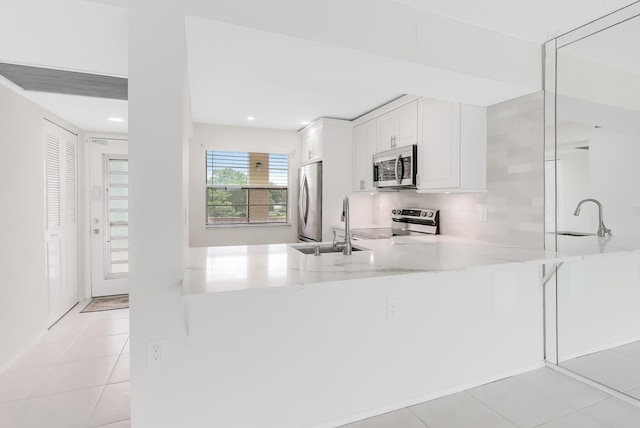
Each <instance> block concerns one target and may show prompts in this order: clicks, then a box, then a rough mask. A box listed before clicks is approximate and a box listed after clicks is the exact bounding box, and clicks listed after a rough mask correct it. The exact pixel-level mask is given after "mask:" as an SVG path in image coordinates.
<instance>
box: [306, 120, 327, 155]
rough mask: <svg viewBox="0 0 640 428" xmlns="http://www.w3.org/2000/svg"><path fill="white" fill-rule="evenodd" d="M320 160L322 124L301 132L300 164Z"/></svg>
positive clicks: (315, 124)
mask: <svg viewBox="0 0 640 428" xmlns="http://www.w3.org/2000/svg"><path fill="white" fill-rule="evenodd" d="M321 160H322V123H321V122H318V123H314V124H313V125H311V126H309V127H308V128H306V129H304V130H303V131H302V163H311V162H318V161H321Z"/></svg>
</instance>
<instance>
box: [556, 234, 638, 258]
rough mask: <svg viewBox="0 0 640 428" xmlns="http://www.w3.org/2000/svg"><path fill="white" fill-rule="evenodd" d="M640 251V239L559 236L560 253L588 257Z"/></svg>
mask: <svg viewBox="0 0 640 428" xmlns="http://www.w3.org/2000/svg"><path fill="white" fill-rule="evenodd" d="M638 249H640V239H636V238H632V237H624V236H606V237H603V238H601V237H598V236H595V235H590V236H562V235H559V236H558V251H560V252H562V253H569V254H577V255H581V256H588V255H594V254H604V253H615V252H620V251H635V250H638Z"/></svg>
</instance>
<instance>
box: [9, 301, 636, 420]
mask: <svg viewBox="0 0 640 428" xmlns="http://www.w3.org/2000/svg"><path fill="white" fill-rule="evenodd" d="M83 307H84V304H80V305H78V306H76V307H75V308H74V309H72V310H71V311H70V312H69V313H68V314H67V315H66V316H65V317H64V318H63V319H62V320H60V321H59V322H58V323H57V324H56V325H55V326H53V327H52V328H51V329H50V330H49V332H48V333H47V335H46V336H45V337H44V338H43V339H42V340H41V341H40V342H39V343H37V344H35V345H34V346H33V347H32V348H31V349H30V350H29V351H28V352H27V353H26V354H25V355H23V356H22V358H20V359H19V360H18V361H16V362H15V364H13V366H12V367H11V368H10V369H9V370H7V371H6V372H4V373H3V374H2V375H0V427H2V428H4V427H7V428H9V427H10V428H40V427H47V428H56V427H60V428H74V427H79V428H80V427H82V428H84V427H103V428H125V427H130V426H131V422H130V405H129V312H128V310H116V311H106V312H94V313H89V314H81V313H79V311H80V310H81V308H83ZM636 350H638V351H640V345H636V346H627V347H626V348H624V349H622V350H618V351H616V352H618V353H620V354H625V352H626V354H625V355H627V356H629V353H633V352H635V351H636ZM622 351H624V352H622ZM615 356H616V357H617V356H618V355H617V354H616V355H615ZM625 361H626V360H625ZM618 377H622V378H624V377H625V376H618ZM631 379H632V380H629V381H628V384H629V385H630V386H629V388H631V389H633V388H635V387H637V385H636V386H634V385H635V384H636V382H635V377H634V376H631ZM625 385H626V384H625ZM524 427H539V428H627V427H629V428H631V427H633V428H638V427H640V407H636V406H634V405H632V404H629V403H627V402H625V401H621V400H619V399H617V398H615V397H611V396H609V395H608V394H606V393H604V392H602V391H600V390H598V389H596V388H593V387H591V386H589V385H587V384H584V383H582V382H580V381H578V380H575V379H573V378H571V377H568V376H565V375H563V374H562V373H559V372H557V371H555V370H551V369H549V368H543V369H539V370H534V371H531V372H528V373H524V374H521V375H518V376H514V377H510V378H507V379H503V380H500V381H497V382H493V383H489V384H486V385H482V386H479V387H477V388H473V389H470V390H467V391H463V392H460V393H457V394H453V395H449V396H446V397H442V398H439V399H436V400H432V401H428V402H425V403H421V404H417V405H415V406H411V407H407V408H404V409H400V410H397V411H395V412H390V413H386V414H384V415H380V416H377V417H374V418H370V419H365V420H362V421H358V422H354V423H352V424H349V425H345V426H344V428H524ZM229 428H231V427H229Z"/></svg>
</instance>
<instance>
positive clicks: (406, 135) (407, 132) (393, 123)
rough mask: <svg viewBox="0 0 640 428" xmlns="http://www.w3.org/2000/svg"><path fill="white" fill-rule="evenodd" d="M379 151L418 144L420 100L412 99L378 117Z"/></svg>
mask: <svg viewBox="0 0 640 428" xmlns="http://www.w3.org/2000/svg"><path fill="white" fill-rule="evenodd" d="M378 129H379V135H378V145H377V151H379V152H381V151H384V150H390V149H395V148H397V147H402V146H409V145H411V144H416V143H417V141H418V101H417V100H415V101H412V102H410V103H408V104H405V105H403V106H401V107H398V108H396V109H394V110H391V111H390V112H388V113H385V114H383V115H382V116H380V117H379V118H378Z"/></svg>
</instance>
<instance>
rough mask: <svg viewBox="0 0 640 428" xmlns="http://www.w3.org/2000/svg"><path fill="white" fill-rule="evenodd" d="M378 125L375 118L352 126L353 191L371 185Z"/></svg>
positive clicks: (372, 188)
mask: <svg viewBox="0 0 640 428" xmlns="http://www.w3.org/2000/svg"><path fill="white" fill-rule="evenodd" d="M377 137H378V126H377V122H376V120H375V119H372V120H370V121H368V122H365V123H363V124H361V125H358V126H355V127H354V128H353V191H354V192H365V191H372V190H374V187H373V155H374V154H375V152H376V150H377V147H376V145H377V140H378V138H377Z"/></svg>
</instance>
